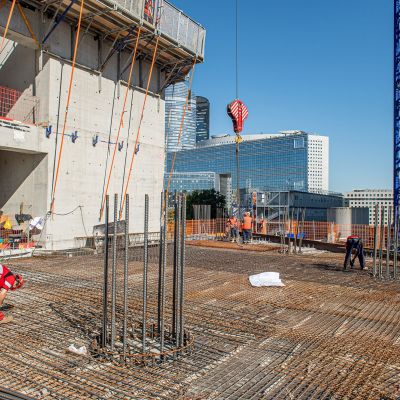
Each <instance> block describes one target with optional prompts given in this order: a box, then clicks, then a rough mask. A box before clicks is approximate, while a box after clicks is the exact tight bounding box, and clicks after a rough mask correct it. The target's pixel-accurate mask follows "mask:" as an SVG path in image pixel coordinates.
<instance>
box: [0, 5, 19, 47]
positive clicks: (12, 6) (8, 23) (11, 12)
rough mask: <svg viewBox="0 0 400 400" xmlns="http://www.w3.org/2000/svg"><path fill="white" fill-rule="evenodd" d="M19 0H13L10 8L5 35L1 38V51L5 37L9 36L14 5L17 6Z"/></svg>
mask: <svg viewBox="0 0 400 400" xmlns="http://www.w3.org/2000/svg"><path fill="white" fill-rule="evenodd" d="M16 1H17V0H13V2H12V4H11V8H10V12H9V13H8V19H7V24H6V29H5V31H4V34H3V37H2V38H1V45H0V52H1V51H2V50H3V44H4V39H5V37H6V36H7V32H8V28H9V26H10V22H11V17H12V14H13V11H14V7H15V3H16Z"/></svg>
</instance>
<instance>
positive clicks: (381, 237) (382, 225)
mask: <svg viewBox="0 0 400 400" xmlns="http://www.w3.org/2000/svg"><path fill="white" fill-rule="evenodd" d="M384 219H385V207H383V206H382V207H381V230H380V235H379V239H380V240H379V271H378V276H379V278H382V258H383V246H384V240H385V237H384V230H385V221H384Z"/></svg>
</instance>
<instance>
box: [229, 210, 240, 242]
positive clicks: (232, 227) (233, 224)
mask: <svg viewBox="0 0 400 400" xmlns="http://www.w3.org/2000/svg"><path fill="white" fill-rule="evenodd" d="M228 227H229V238H230V239H231V242H235V241H236V238H237V235H238V220H237V218H236V217H235V216H234V215H231V216H230V217H229V219H228Z"/></svg>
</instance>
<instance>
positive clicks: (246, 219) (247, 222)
mask: <svg viewBox="0 0 400 400" xmlns="http://www.w3.org/2000/svg"><path fill="white" fill-rule="evenodd" d="M252 222H253V220H252V218H251V217H249V216H247V215H246V216H245V217H243V225H242V229H251V224H252Z"/></svg>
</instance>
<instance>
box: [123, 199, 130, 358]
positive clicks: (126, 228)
mask: <svg viewBox="0 0 400 400" xmlns="http://www.w3.org/2000/svg"><path fill="white" fill-rule="evenodd" d="M128 262H129V194H126V195H125V259H124V322H123V328H122V346H123V354H124V358H125V354H126V333H127V326H128Z"/></svg>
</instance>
